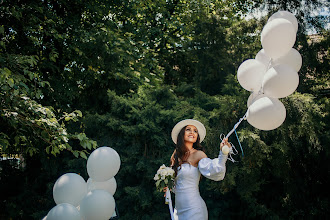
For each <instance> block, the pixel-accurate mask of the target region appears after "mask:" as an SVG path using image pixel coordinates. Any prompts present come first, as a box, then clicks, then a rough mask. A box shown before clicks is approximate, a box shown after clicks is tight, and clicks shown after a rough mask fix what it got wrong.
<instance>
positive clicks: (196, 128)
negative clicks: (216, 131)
mask: <svg viewBox="0 0 330 220" xmlns="http://www.w3.org/2000/svg"><path fill="white" fill-rule="evenodd" d="M205 135H206V129H205V127H204V125H203V124H202V123H201V122H199V121H197V120H193V119H186V120H183V121H180V122H179V123H177V124H176V125H175V126H174V128H173V130H172V140H173V142H174V143H175V144H176V149H175V150H174V152H173V154H172V157H171V166H172V168H173V169H174V170H175V174H176V179H175V210H174V218H175V219H176V220H207V219H208V213H207V208H206V205H205V202H204V200H203V199H202V197H201V196H200V194H199V180H200V177H201V174H202V175H203V176H205V177H207V178H209V179H212V180H215V181H220V180H222V179H223V178H224V176H225V173H226V160H227V155H224V154H222V151H221V149H222V147H223V146H224V145H228V147H230V148H231V146H230V144H229V143H228V141H227V139H225V140H224V141H223V143H221V145H220V153H219V156H218V158H216V159H213V160H211V159H210V158H208V157H207V156H206V154H205V153H204V149H203V147H202V146H201V145H200V143H201V142H202V141H203V140H204V138H205Z"/></svg>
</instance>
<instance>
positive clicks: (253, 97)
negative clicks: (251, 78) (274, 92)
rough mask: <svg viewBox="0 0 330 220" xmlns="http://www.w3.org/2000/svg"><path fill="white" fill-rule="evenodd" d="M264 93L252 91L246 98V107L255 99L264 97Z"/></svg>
mask: <svg viewBox="0 0 330 220" xmlns="http://www.w3.org/2000/svg"><path fill="white" fill-rule="evenodd" d="M265 96H266V95H265V94H258V93H257V92H253V93H251V95H250V96H249V98H248V100H247V107H250V105H251V104H252V103H253V102H255V101H257V100H258V99H260V98H263V97H265Z"/></svg>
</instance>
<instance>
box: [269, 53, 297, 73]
mask: <svg viewBox="0 0 330 220" xmlns="http://www.w3.org/2000/svg"><path fill="white" fill-rule="evenodd" d="M272 64H273V66H275V65H278V64H286V65H288V66H291V67H292V68H293V69H294V70H295V71H296V72H298V71H299V70H300V68H301V65H302V58H301V55H300V53H299V52H298V51H297V50H296V49H294V48H291V50H290V51H289V52H288V53H287V54H285V55H284V56H282V57H279V58H277V59H275V60H274V61H273V62H272Z"/></svg>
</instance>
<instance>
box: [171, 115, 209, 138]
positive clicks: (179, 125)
mask: <svg viewBox="0 0 330 220" xmlns="http://www.w3.org/2000/svg"><path fill="white" fill-rule="evenodd" d="M187 125H193V126H195V127H196V128H197V130H198V134H199V139H200V142H202V141H203V140H204V138H205V136H206V129H205V127H204V125H203V124H202V123H201V122H199V121H197V120H194V119H185V120H182V121H180V122H178V123H177V124H176V125H175V126H174V128H173V129H172V134H171V136H172V140H173V142H174V143H175V144H176V142H177V140H178V135H179V133H180V131H181V129H182V128H183V127H185V126H187Z"/></svg>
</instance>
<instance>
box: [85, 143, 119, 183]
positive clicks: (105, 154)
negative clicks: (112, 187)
mask: <svg viewBox="0 0 330 220" xmlns="http://www.w3.org/2000/svg"><path fill="white" fill-rule="evenodd" d="M119 168H120V157H119V155H118V153H117V152H116V151H115V150H114V149H112V148H110V147H100V148H97V149H96V150H94V151H93V152H92V153H91V155H90V156H89V158H88V160H87V172H88V175H89V176H90V177H91V178H92V179H93V180H94V181H97V182H103V181H106V180H109V179H111V178H112V177H113V176H115V175H116V174H117V172H118V170H119Z"/></svg>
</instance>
